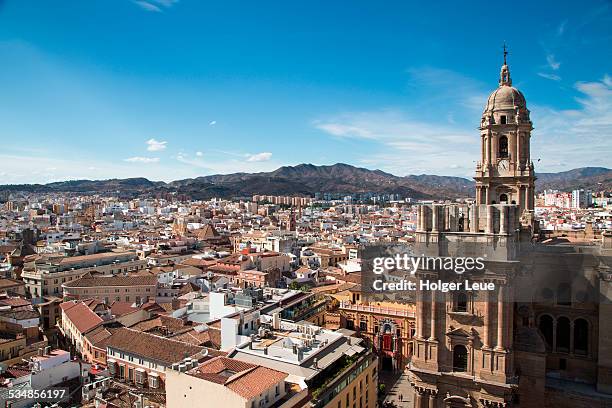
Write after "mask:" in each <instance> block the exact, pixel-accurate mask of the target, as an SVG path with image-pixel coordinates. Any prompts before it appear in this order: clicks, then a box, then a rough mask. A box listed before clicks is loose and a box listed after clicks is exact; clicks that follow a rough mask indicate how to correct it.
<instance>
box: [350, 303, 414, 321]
mask: <svg viewBox="0 0 612 408" xmlns="http://www.w3.org/2000/svg"><path fill="white" fill-rule="evenodd" d="M340 309H342V310H350V311H353V312H364V313H374V314H381V315H386V316H395V317H410V318H414V317H415V313H414V312H412V311H410V310H401V309H391V308H385V307H380V306H370V305H355V304H352V303H350V302H340Z"/></svg>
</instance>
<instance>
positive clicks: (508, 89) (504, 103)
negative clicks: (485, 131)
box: [485, 84, 527, 112]
mask: <svg viewBox="0 0 612 408" xmlns="http://www.w3.org/2000/svg"><path fill="white" fill-rule="evenodd" d="M526 107H527V103H526V102H525V97H524V96H523V94H522V93H521V91H519V90H518V89H516V88H515V87H513V86H510V85H507V84H505V85H500V86H499V88H497V89H496V90H495V91H493V93H491V95H490V96H489V99H488V100H487V106H486V107H485V112H491V111H498V110H507V109H512V110H514V109H516V108H526Z"/></svg>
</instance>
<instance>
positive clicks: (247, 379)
mask: <svg viewBox="0 0 612 408" xmlns="http://www.w3.org/2000/svg"><path fill="white" fill-rule="evenodd" d="M188 373H189V374H190V375H193V376H194V377H198V378H202V379H204V380H206V381H211V382H214V383H217V384H223V385H225V386H226V387H227V388H229V389H230V390H232V391H234V392H235V393H236V394H238V395H240V396H241V397H243V398H245V399H251V398H253V397H255V396H257V395H259V394H261V393H263V392H265V391H267V390H269V389H270V388H272V387H274V386H275V385H276V384H278V383H279V382H281V381H283V380H284V379H285V378H287V376H288V374H287V373H283V372H281V371H277V370H273V369H271V368H267V367H262V366H258V365H255V364H251V363H247V362H244V361H240V360H235V359H232V358H227V357H216V358H213V359H211V360H208V361H206V362H204V363H202V364H200V365H199V366H198V367H197V368H194V369H193V370H191V371H189V372H188Z"/></svg>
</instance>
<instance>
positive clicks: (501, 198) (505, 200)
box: [499, 194, 508, 204]
mask: <svg viewBox="0 0 612 408" xmlns="http://www.w3.org/2000/svg"><path fill="white" fill-rule="evenodd" d="M499 202H500V203H506V204H508V195H507V194H502V195H500V196H499Z"/></svg>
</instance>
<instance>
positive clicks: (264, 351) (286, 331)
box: [228, 315, 378, 408]
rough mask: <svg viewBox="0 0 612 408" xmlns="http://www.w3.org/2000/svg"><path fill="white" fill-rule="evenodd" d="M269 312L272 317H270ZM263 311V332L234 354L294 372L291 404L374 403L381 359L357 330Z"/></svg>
mask: <svg viewBox="0 0 612 408" xmlns="http://www.w3.org/2000/svg"><path fill="white" fill-rule="evenodd" d="M266 317H267V318H266ZM266 317H263V316H262V321H264V323H263V324H262V326H261V327H260V329H259V330H258V333H257V335H255V336H252V337H251V340H250V341H248V342H247V343H243V344H240V345H238V346H237V347H236V348H235V349H234V350H232V351H231V352H230V353H229V354H228V357H229V358H233V359H236V360H240V361H244V362H247V363H250V364H254V365H259V366H263V367H267V368H270V369H273V370H276V371H280V372H283V373H287V374H289V376H288V377H287V378H286V382H287V383H289V389H291V390H292V392H293V393H294V395H289V396H288V397H289V398H288V399H289V402H288V403H287V405H286V406H306V407H313V408H322V407H330V408H332V407H333V408H336V407H338V406H341V407H353V406H354V407H362V408H374V407H375V406H376V402H377V394H376V393H377V387H378V358H377V357H376V355H374V354H373V353H372V352H370V351H368V350H367V346H366V344H365V342H364V340H363V339H360V338H356V337H353V336H351V334H352V332H347V331H343V330H339V331H331V330H326V329H322V328H321V327H318V326H315V325H311V324H308V323H292V322H288V321H284V320H281V319H280V318H279V317H278V316H277V315H276V316H272V317H270V316H266Z"/></svg>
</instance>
